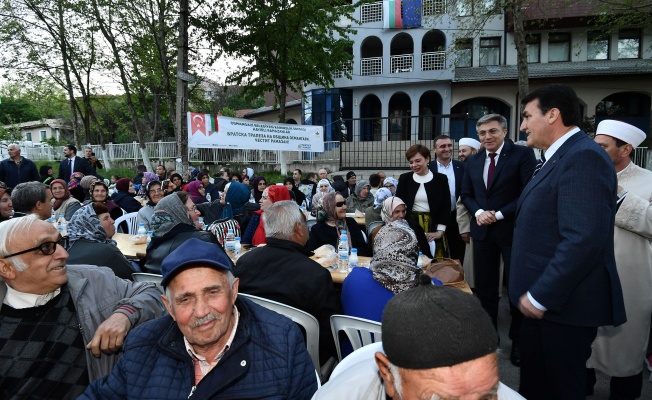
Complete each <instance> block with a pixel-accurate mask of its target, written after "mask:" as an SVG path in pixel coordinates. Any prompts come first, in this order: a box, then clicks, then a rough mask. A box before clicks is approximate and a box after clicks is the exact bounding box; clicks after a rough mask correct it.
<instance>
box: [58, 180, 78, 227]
mask: <svg viewBox="0 0 652 400" xmlns="http://www.w3.org/2000/svg"><path fill="white" fill-rule="evenodd" d="M50 190H51V191H52V201H53V202H52V211H53V212H54V219H55V220H56V221H58V220H59V218H61V217H63V218H64V219H65V220H66V221H70V219H72V216H73V215H74V214H75V212H76V211H77V210H79V208H80V207H81V203H80V202H79V200H77V199H76V198H74V197H72V195H71V194H70V191H69V190H68V185H66V181H64V180H63V179H55V180H53V181H52V182H50Z"/></svg>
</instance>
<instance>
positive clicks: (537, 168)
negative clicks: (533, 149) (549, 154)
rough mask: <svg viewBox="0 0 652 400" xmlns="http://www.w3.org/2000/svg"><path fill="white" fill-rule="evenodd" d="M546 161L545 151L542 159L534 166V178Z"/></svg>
mask: <svg viewBox="0 0 652 400" xmlns="http://www.w3.org/2000/svg"><path fill="white" fill-rule="evenodd" d="M545 163H546V155H545V154H543V153H541V159H540V160H539V162H538V163H537V166H536V167H534V172H533V173H532V178H534V177H535V176H537V173H539V170H540V169H541V168H543V164H545Z"/></svg>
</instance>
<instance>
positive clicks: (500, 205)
mask: <svg viewBox="0 0 652 400" xmlns="http://www.w3.org/2000/svg"><path fill="white" fill-rule="evenodd" d="M476 129H477V131H478V137H479V138H480V142H481V143H482V145H483V146H484V148H485V149H484V150H482V151H481V152H479V153H477V154H476V155H474V156H471V157H470V158H469V159H468V160H467V162H466V173H465V175H464V182H463V183H462V203H464V206H466V208H467V209H468V210H469V213H470V215H471V216H472V218H471V237H472V238H473V265H474V271H475V288H474V289H475V293H476V295H477V296H478V299H479V300H480V303H481V304H482V307H484V309H485V310H486V311H487V313H488V314H489V316H490V317H491V320H492V321H493V323H494V326H498V301H499V299H500V298H499V295H500V293H499V282H500V256H501V255H502V257H503V262H504V266H505V276H509V268H510V259H511V253H512V237H513V233H514V215H515V213H516V202H517V201H518V198H519V196H520V195H521V191H522V190H523V188H524V187H525V185H526V184H527V182H528V181H529V180H530V177H531V176H532V172H533V171H534V167H535V166H536V159H535V157H534V152H533V151H532V149H529V148H527V147H523V146H516V145H514V144H512V143H509V142H505V135H507V120H505V117H503V116H502V115H499V114H488V115H485V116H483V117H482V118H480V119H479V120H478V122H477V124H476ZM508 290H509V289H508ZM521 319H522V315H520V313H519V311H518V309H516V308H515V307H514V308H513V309H512V320H511V323H510V330H509V337H510V338H511V339H512V352H511V357H510V358H511V361H512V363H513V364H514V365H516V366H518V365H520V350H519V340H518V331H519V329H520V320H521Z"/></svg>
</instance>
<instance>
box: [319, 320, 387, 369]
mask: <svg viewBox="0 0 652 400" xmlns="http://www.w3.org/2000/svg"><path fill="white" fill-rule="evenodd" d="M380 327H381V324H380V322H376V321H371V320H368V319H364V318H358V317H351V316H348V315H332V316H331V331H332V332H333V339H335V348H336V349H337V358H338V359H339V360H342V351H341V349H340V339H339V333H340V331H344V333H346V336H347V337H348V338H349V340H350V341H351V346H353V350H357V349H359V348H361V347H363V346H366V345H368V344H371V343H375V342H380V341H381V340H382V336H381V331H380Z"/></svg>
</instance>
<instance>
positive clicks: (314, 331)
mask: <svg viewBox="0 0 652 400" xmlns="http://www.w3.org/2000/svg"><path fill="white" fill-rule="evenodd" d="M238 296H243V297H245V298H247V299H249V300H251V301H253V302H254V303H256V304H258V305H261V306H263V307H265V308H268V309H270V310H272V311H276V312H277V313H279V314H281V315H284V316H286V317H288V318H290V319H291V320H292V321H294V322H295V323H297V324H299V325H301V326H302V327H303V329H305V331H306V347H307V348H308V354H310V358H311V359H312V363H313V364H314V365H315V370H316V371H320V363H319V322H317V319H315V317H313V316H312V315H310V314H308V313H307V312H305V311H301V310H299V309H298V308H294V307H290V306H288V305H285V304H283V303H279V302H278V301H273V300H268V299H265V298H262V297H258V296H253V295H250V294H246V293H238ZM320 378H322V377H321V376H320Z"/></svg>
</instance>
